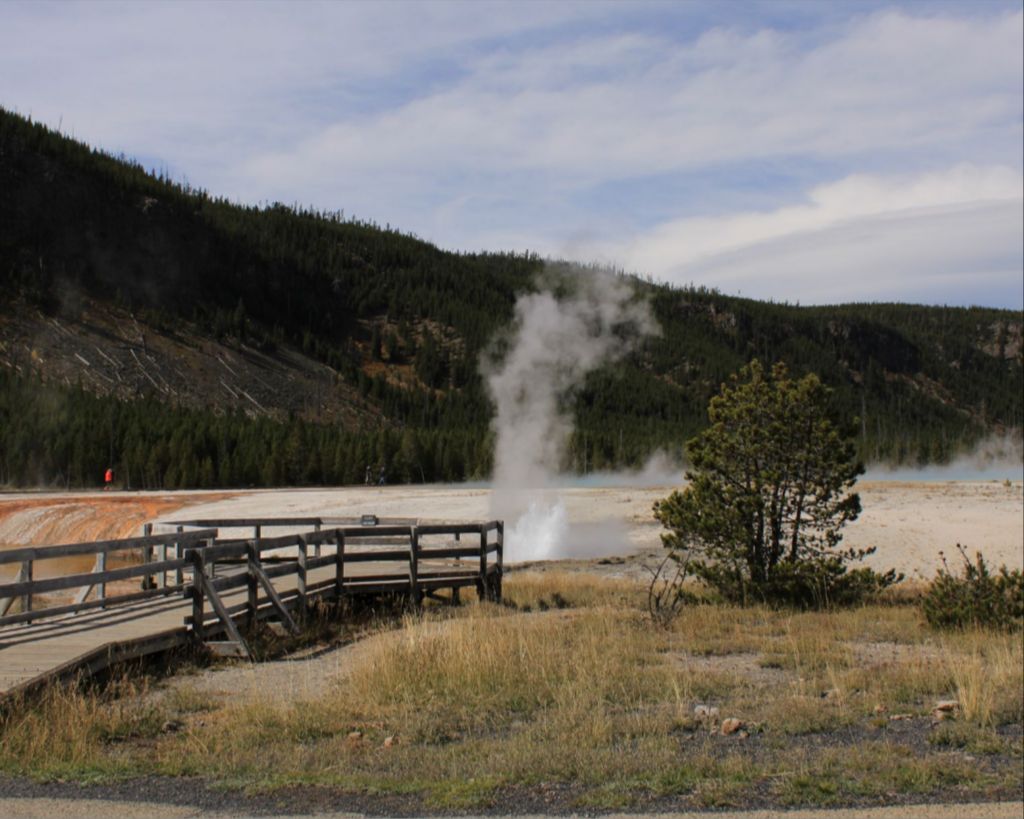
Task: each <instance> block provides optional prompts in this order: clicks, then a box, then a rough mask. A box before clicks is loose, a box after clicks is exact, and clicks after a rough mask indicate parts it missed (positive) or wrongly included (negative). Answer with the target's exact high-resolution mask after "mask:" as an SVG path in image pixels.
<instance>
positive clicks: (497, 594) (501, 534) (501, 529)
mask: <svg viewBox="0 0 1024 819" xmlns="http://www.w3.org/2000/svg"><path fill="white" fill-rule="evenodd" d="M496 562H497V566H498V568H497V571H496V572H495V575H494V600H495V602H497V603H500V602H501V576H502V575H503V574H504V573H505V521H503V520H499V521H498V552H497V558H496Z"/></svg>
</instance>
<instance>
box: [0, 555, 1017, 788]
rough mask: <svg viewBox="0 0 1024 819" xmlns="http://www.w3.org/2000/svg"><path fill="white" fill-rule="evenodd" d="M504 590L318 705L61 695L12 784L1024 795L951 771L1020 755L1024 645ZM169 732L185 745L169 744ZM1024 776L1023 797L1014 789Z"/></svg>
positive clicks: (352, 664) (383, 649)
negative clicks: (106, 781) (1013, 738)
mask: <svg viewBox="0 0 1024 819" xmlns="http://www.w3.org/2000/svg"><path fill="white" fill-rule="evenodd" d="M506 580H507V583H506V595H507V600H508V601H509V602H510V603H514V606H515V608H512V607H508V606H505V607H502V606H495V605H470V606H466V607H463V608H461V609H455V610H444V609H431V610H429V611H428V612H427V613H425V614H423V615H418V616H410V617H407V618H405V620H404V621H402V622H401V623H400V624H397V626H395V625H392V626H391V627H390V628H389V629H386V630H381V631H380V632H379V633H377V634H375V635H373V636H371V637H370V638H368V639H366V640H364V641H363V642H362V643H361V644H360V645H359V647H358V648H359V650H358V652H354V653H346V654H344V655H339V656H340V659H339V663H338V667H337V671H336V673H333V674H332V675H331V676H330V677H328V678H324V679H323V680H321V681H320V682H319V685H318V686H315V687H308V689H309V690H313V691H315V693H314V694H312V695H309V696H306V697H305V698H302V699H290V698H288V697H287V696H281V694H280V692H269V691H268V692H263V693H259V692H258V689H256V691H257V693H253V694H250V695H247V696H244V697H238V696H236V697H228V698H225V699H224V700H223V701H216V702H214V701H212V700H211V699H210V698H209V696H208V695H205V694H203V693H201V692H200V691H198V690H195V689H193V688H190V687H189V686H188V685H179V686H176V687H175V688H173V689H172V690H171V691H169V692H165V693H164V694H163V695H162V696H160V697H152V696H145V692H144V691H139V690H132V689H127V688H125V689H123V690H121V691H120V692H118V691H116V690H115V691H112V692H109V693H108V694H105V695H102V696H100V695H96V694H92V695H82V694H72V693H68V692H62V691H55V692H51V693H50V694H49V695H48V697H47V698H45V699H44V700H43V701H42V702H41V703H39V704H38V705H37V706H35V707H34V708H32V709H27V710H25V711H24V712H20V713H19V715H18V716H16V717H10V718H8V721H7V723H6V724H5V725H4V726H3V729H2V730H3V734H2V740H3V741H2V742H0V770H5V771H8V772H17V773H27V774H30V775H33V776H41V777H57V776H60V777H65V776H75V777H95V776H120V775H128V774H137V773H145V772H149V773H165V774H172V775H182V774H202V775H204V776H207V777H210V778H212V779H214V780H217V781H219V782H222V783H227V784H237V785H244V786H246V787H258V788H268V787H271V788H272V787H276V786H279V785H285V784H297V783H314V784H325V785H334V786H340V787H343V788H347V789H354V790H366V791H375V792H376V791H386V792H392V793H406V792H416V793H419V794H422V795H423V796H424V798H425V799H426V800H427V801H428V802H429V803H430V804H431V805H434V806H438V807H467V808H469V807H482V806H486V805H488V804H490V803H491V802H492V801H493V800H494V799H495V798H496V796H495V794H496V793H497V792H498V790H499V789H500V788H502V787H506V786H534V785H538V784H539V783H566V784H571V785H572V786H574V787H575V788H578V789H580V793H581V796H580V803H579V807H591V808H593V807H601V808H621V807H626V806H629V805H632V804H636V802H637V800H638V799H644V798H650V797H652V796H654V797H657V796H679V795H685V796H686V798H687V799H689V800H690V802H691V803H692V804H698V805H704V806H721V805H729V804H737V803H743V802H744V800H748V799H749V798H750V795H751V794H752V793H755V792H763V791H764V789H765V788H766V787H767V788H768V789H769V790H771V792H772V793H773V794H774V798H775V799H776V800H777V801H778V802H780V803H783V804H806V803H814V804H823V803H828V802H831V801H843V800H846V801H849V800H851V799H858V798H862V797H865V796H871V797H878V796H879V795H884V794H885V793H889V792H915V793H928V792H932V791H934V790H936V789H940V788H944V787H948V786H951V783H956V784H957V785H958V786H963V787H964V788H966V789H967V790H968V791H969V792H971V793H977V794H984V793H986V792H987V791H986V788H991V787H996V786H1000V787H1002V786H1006V785H1007V781H1005V778H1004V779H998V777H996V778H995V779H993V778H992V777H991V776H982V775H981V774H979V773H978V772H977V771H975V770H973V769H971V768H970V766H966V765H961V764H960V763H959V762H956V761H955V760H953V761H951V757H950V755H949V752H950V751H952V750H954V749H962V748H968V749H975V750H979V749H980V751H979V752H984V753H987V754H989V755H993V754H994V755H997V756H998V755H999V754H1004V755H1005V754H1011V755H1012V754H1014V753H1019V748H1018V749H1017V750H1014V749H1015V747H1016V746H1019V742H1017V743H1016V746H1014V744H1013V743H1012V742H1011V743H1009V744H1008V743H1007V741H1005V740H1003V739H1001V738H1000V737H999V736H997V735H996V734H995V733H994V728H993V726H999V725H1001V724H1004V723H1012V724H1016V725H1019V724H1020V722H1021V720H1022V714H1021V687H1022V685H1024V683H1022V678H1021V665H1022V649H1021V641H1020V638H1019V636H1011V635H1005V634H991V633H984V632H982V633H974V634H963V635H955V636H952V637H939V636H937V635H936V634H935V633H934V632H932V631H930V630H929V629H928V628H927V627H926V626H925V625H924V623H923V622H922V620H921V618H920V616H919V615H918V614H917V612H916V610H914V609H911V608H907V607H899V606H871V607H864V608H861V609H855V610H849V611H840V612H833V613H792V612H782V611H773V610H769V609H763V608H752V609H740V608H735V607H729V606H711V605H701V606H695V607H692V608H690V609H687V610H686V611H684V612H683V615H682V616H681V617H680V618H679V619H678V621H677V622H676V623H675V624H674V625H673V627H672V628H671V629H667V630H666V629H662V628H659V627H655V626H654V625H652V624H651V622H650V621H649V620H648V619H647V618H646V617H645V616H644V614H643V611H642V603H643V590H642V588H640V587H638V586H636V585H632V584H630V583H628V582H626V581H608V580H606V579H602V578H597V577H592V576H587V575H581V574H571V573H539V572H536V573H534V572H526V573H522V574H512V575H509V576H508V577H507V579H506ZM525 609H529V612H528V613H526V612H525V611H524V610H525ZM254 673H256V674H258V673H259V671H258V669H257V670H256V671H255V672H254ZM118 694H122V695H124V696H118ZM951 696H955V697H956V698H958V699H959V700H960V702H961V705H962V710H963V714H962V716H963V719H962V721H960V722H957V723H956V726H957V728H956V729H955V730H954V729H951V728H949V727H948V726H946V725H944V726H943V727H942V731H941V732H936V733H934V734H933V737H934V739H933V741H932V742H931V743H930V744H928V743H925V744H924V746H923V748H918V749H917V750H916V751H912V750H910V749H909V748H908V747H906V746H904V745H903V744H900V743H898V742H896V741H887V740H885V736H886V735H887V725H888V714H891V713H896V712H909V713H913V714H918V715H921V717H920V718H921V719H922V720H923V719H927V718H928V717H927V716H926V715H928V714H929V712H930V710H931V708H932V707H933V705H934V701H935V699H937V698H945V697H951ZM698 703H703V704H710V705H714V706H716V707H718V708H719V709H720V715H721V717H726V716H734V717H737V718H739V719H742V720H744V721H745V722H746V723H747V727H748V730H749V731H751V732H752V733H753V734H754V736H753V737H751V739H750V740H746V741H745V740H742V739H737V738H736V737H722V736H711V735H709V731H708V729H709V727H710V726H708V725H702V724H700V723H698V722H697V721H696V720H695V719H694V717H693V709H694V706H695V705H696V704H698ZM880 713H881V716H879V714H880ZM168 721H171V723H175V722H176V723H180V724H181V726H182V727H181V730H175V731H166V730H164V728H166V724H167V722H168ZM965 726H966V727H965ZM971 726H973V727H971ZM837 729H844V730H846V731H847V732H849V731H860V732H861V734H862V735H864V736H865V737H871V736H876V737H881V738H882V739H881V740H870V741H869V740H866V739H865V740H855V741H853V744H847V745H845V746H844V745H839V746H837V747H831V748H828V749H827V750H825V751H823V752H811V751H809V750H808V747H810V746H806V747H805V745H802V744H801V742H802V741H803V739H802V738H803V737H805V736H806V735H814V736H828V735H830V734H831V733H832V732H835V731H836V730H837ZM958 732H959V733H958ZM755 747H766V748H771V749H774V751H775V752H772V753H759V754H752V752H751V749H753V748H755ZM1014 776H1015V777H1016V779H1014V780H1013V781H1010V782H1009V786H1011V787H1019V784H1015V783H1016V782H1017V780H1019V778H1020V777H1019V775H1017V774H1014ZM993 783H994V784H993ZM758 789H760V790H758Z"/></svg>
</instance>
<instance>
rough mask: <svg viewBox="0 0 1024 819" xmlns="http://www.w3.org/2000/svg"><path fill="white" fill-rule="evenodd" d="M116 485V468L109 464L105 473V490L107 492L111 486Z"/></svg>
mask: <svg viewBox="0 0 1024 819" xmlns="http://www.w3.org/2000/svg"><path fill="white" fill-rule="evenodd" d="M113 485H114V468H113V467H110V466H108V467H107V471H106V472H104V473H103V491H104V492H107V491H109V490H110V487H111V486H113Z"/></svg>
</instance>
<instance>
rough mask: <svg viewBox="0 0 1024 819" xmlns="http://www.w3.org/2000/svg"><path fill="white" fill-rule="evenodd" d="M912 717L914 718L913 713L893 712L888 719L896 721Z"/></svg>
mask: <svg viewBox="0 0 1024 819" xmlns="http://www.w3.org/2000/svg"><path fill="white" fill-rule="evenodd" d="M913 718H914V715H913V714H893V715H892V716H891V717H889V721H890V722H896V721H897V720H902V719H913Z"/></svg>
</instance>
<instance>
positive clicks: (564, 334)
mask: <svg viewBox="0 0 1024 819" xmlns="http://www.w3.org/2000/svg"><path fill="white" fill-rule="evenodd" d="M655 332H657V324H656V323H655V321H654V319H653V318H652V316H651V314H650V311H649V309H648V307H647V304H646V303H645V302H643V301H641V300H639V299H638V298H637V297H636V293H635V291H634V288H633V287H632V285H631V284H630V283H629V282H628V280H626V279H624V278H622V277H620V276H616V275H614V274H612V273H609V272H603V271H594V270H579V269H572V270H569V269H565V268H561V269H558V270H554V269H551V268H549V269H548V271H547V272H546V276H545V280H544V281H543V282H542V289H541V290H540V291H539V292H537V293H529V294H526V295H523V296H521V297H520V298H519V300H518V301H517V302H516V307H515V319H514V321H513V324H512V328H511V331H510V333H509V335H508V336H506V337H505V338H504V339H501V340H500V341H499V343H498V344H497V345H496V346H495V348H494V349H492V351H491V354H490V355H489V356H486V357H485V358H484V361H483V374H484V378H485V381H486V383H487V387H488V390H489V392H490V395H491V398H492V400H493V401H494V403H495V405H496V407H497V413H496V415H495V418H494V421H493V427H494V432H495V438H496V441H495V453H494V458H495V462H494V478H493V486H494V491H493V494H492V501H491V506H492V512H493V513H494V514H496V515H499V516H501V517H503V518H505V520H506V521H507V522H509V523H511V524H512V525H511V527H510V528H508V529H507V530H506V543H507V552H508V555H509V559H510V560H528V559H539V558H545V557H555V556H558V555H559V554H560V552H559V549H560V548H562V547H563V545H564V544H565V542H566V535H567V532H568V521H567V519H566V514H565V506H564V504H562V503H561V501H559V499H558V498H557V493H555V492H553V491H552V488H553V479H554V477H555V476H557V475H558V473H559V471H560V470H561V468H562V467H563V465H564V461H565V455H566V447H567V443H568V440H569V436H570V433H571V432H572V417H571V405H570V399H571V397H572V396H573V394H574V393H575V391H576V390H577V389H578V388H579V386H580V385H581V384H582V383H583V380H584V378H585V377H586V375H587V373H589V372H591V371H592V370H594V369H596V368H598V367H600V366H601V365H602V364H605V363H607V362H610V361H614V360H616V359H618V358H621V357H622V356H623V355H625V354H626V353H627V352H628V351H629V350H630V349H632V347H633V345H634V344H635V343H636V342H637V340H639V339H640V338H641V337H642V336H643V335H645V334H650V333H655ZM503 348H504V350H505V354H504V356H501V355H500V352H501V350H502V349H503Z"/></svg>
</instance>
